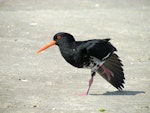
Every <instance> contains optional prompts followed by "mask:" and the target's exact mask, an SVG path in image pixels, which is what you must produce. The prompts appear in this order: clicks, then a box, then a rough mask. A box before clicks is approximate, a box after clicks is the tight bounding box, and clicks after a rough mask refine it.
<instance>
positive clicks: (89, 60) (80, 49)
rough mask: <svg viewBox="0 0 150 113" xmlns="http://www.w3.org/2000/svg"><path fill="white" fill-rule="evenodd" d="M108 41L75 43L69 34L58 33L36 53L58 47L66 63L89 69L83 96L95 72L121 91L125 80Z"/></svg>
mask: <svg viewBox="0 0 150 113" xmlns="http://www.w3.org/2000/svg"><path fill="white" fill-rule="evenodd" d="M109 41H110V39H93V40H86V41H75V39H74V37H73V36H72V35H71V34H69V33H64V32H60V33H57V34H56V35H55V36H54V38H53V41H52V42H50V43H49V44H47V45H46V46H44V47H43V48H41V49H40V50H39V51H37V53H39V52H41V51H43V50H44V49H46V48H48V47H50V46H52V45H58V47H59V49H60V52H61V55H62V56H63V57H64V59H65V60H66V61H67V62H68V63H70V64H71V65H73V66H75V67H77V68H90V69H91V79H90V81H89V87H88V90H87V92H86V93H85V95H87V94H88V92H89V89H90V87H91V84H92V82H93V77H94V75H95V74H96V72H98V73H99V74H100V75H101V76H102V77H103V78H104V79H106V80H107V81H108V82H109V83H110V84H112V85H113V86H114V87H115V88H117V89H118V90H122V88H124V86H123V84H124V79H125V77H124V72H123V68H122V66H123V64H122V62H121V60H120V59H119V57H118V55H117V54H116V53H115V51H117V49H116V48H115V47H114V46H113V45H112V44H111V43H110V42H109Z"/></svg>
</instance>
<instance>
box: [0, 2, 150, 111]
mask: <svg viewBox="0 0 150 113" xmlns="http://www.w3.org/2000/svg"><path fill="white" fill-rule="evenodd" d="M149 18H150V1H149V0H80V1H79V0H78V1H77V0H61V1H60V0H43V1H42V0H0V113H100V112H103V113H149V112H150V19H149ZM60 31H64V32H69V33H71V34H72V35H74V36H75V38H76V40H87V39H95V38H97V39H99V38H111V39H112V40H111V42H112V43H113V44H114V45H115V46H116V47H117V49H118V55H119V56H120V58H121V59H122V61H123V64H124V70H125V77H126V81H125V82H126V84H125V88H124V90H123V91H122V92H118V91H117V90H116V89H115V88H114V87H113V86H111V85H110V84H109V83H107V82H106V81H105V80H104V79H103V78H102V77H100V76H99V75H98V74H97V75H96V76H95V79H94V83H93V85H92V88H91V90H90V95H88V96H85V97H81V96H78V94H80V93H83V92H84V91H85V90H86V88H87V85H88V80H89V78H90V70H88V69H77V68H74V67H72V66H71V65H69V64H68V63H66V62H65V60H64V59H63V58H62V57H61V54H60V52H59V49H58V47H57V46H54V47H51V48H49V49H48V50H46V51H44V52H42V53H40V54H38V55H35V54H34V53H35V51H36V50H38V49H39V48H40V47H41V46H43V45H44V44H46V43H48V42H49V41H50V40H52V37H53V35H54V34H56V33H57V32H60Z"/></svg>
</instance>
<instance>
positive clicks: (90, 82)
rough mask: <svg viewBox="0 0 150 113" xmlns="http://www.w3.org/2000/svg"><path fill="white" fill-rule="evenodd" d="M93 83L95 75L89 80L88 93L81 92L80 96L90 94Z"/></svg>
mask: <svg viewBox="0 0 150 113" xmlns="http://www.w3.org/2000/svg"><path fill="white" fill-rule="evenodd" d="M92 83H93V76H91V79H90V80H89V87H88V89H87V91H86V93H83V94H80V96H87V95H88V94H89V90H90V87H91V85H92Z"/></svg>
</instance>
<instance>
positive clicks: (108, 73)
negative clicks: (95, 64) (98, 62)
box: [101, 65, 114, 81]
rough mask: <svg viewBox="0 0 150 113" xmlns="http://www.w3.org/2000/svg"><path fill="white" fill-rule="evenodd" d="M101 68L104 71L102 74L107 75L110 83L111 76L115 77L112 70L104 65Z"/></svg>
mask: <svg viewBox="0 0 150 113" xmlns="http://www.w3.org/2000/svg"><path fill="white" fill-rule="evenodd" d="M101 68H102V69H103V72H102V74H106V75H107V77H108V80H109V81H110V79H111V76H112V77H114V74H113V72H112V71H111V70H109V69H108V68H106V67H105V66H104V65H102V66H101Z"/></svg>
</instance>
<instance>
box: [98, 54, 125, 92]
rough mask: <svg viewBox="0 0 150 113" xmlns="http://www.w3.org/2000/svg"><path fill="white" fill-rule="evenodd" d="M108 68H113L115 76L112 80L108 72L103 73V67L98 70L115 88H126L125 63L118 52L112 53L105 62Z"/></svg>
mask: <svg viewBox="0 0 150 113" xmlns="http://www.w3.org/2000/svg"><path fill="white" fill-rule="evenodd" d="M103 65H104V66H105V67H106V68H108V69H109V70H111V71H112V72H113V73H114V76H113V77H111V79H110V80H108V78H107V75H106V74H102V72H103V69H102V68H101V67H100V68H99V69H98V70H97V72H98V73H99V74H100V75H101V76H102V77H103V78H104V79H105V80H107V81H108V82H109V83H110V84H112V85H113V86H114V87H115V88H117V89H118V90H122V88H124V80H125V77H124V72H123V68H122V66H123V64H122V63H121V60H120V59H119V57H118V55H117V54H115V53H114V54H112V55H111V56H110V57H109V58H108V59H107V60H106V61H105V63H104V64H103Z"/></svg>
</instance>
